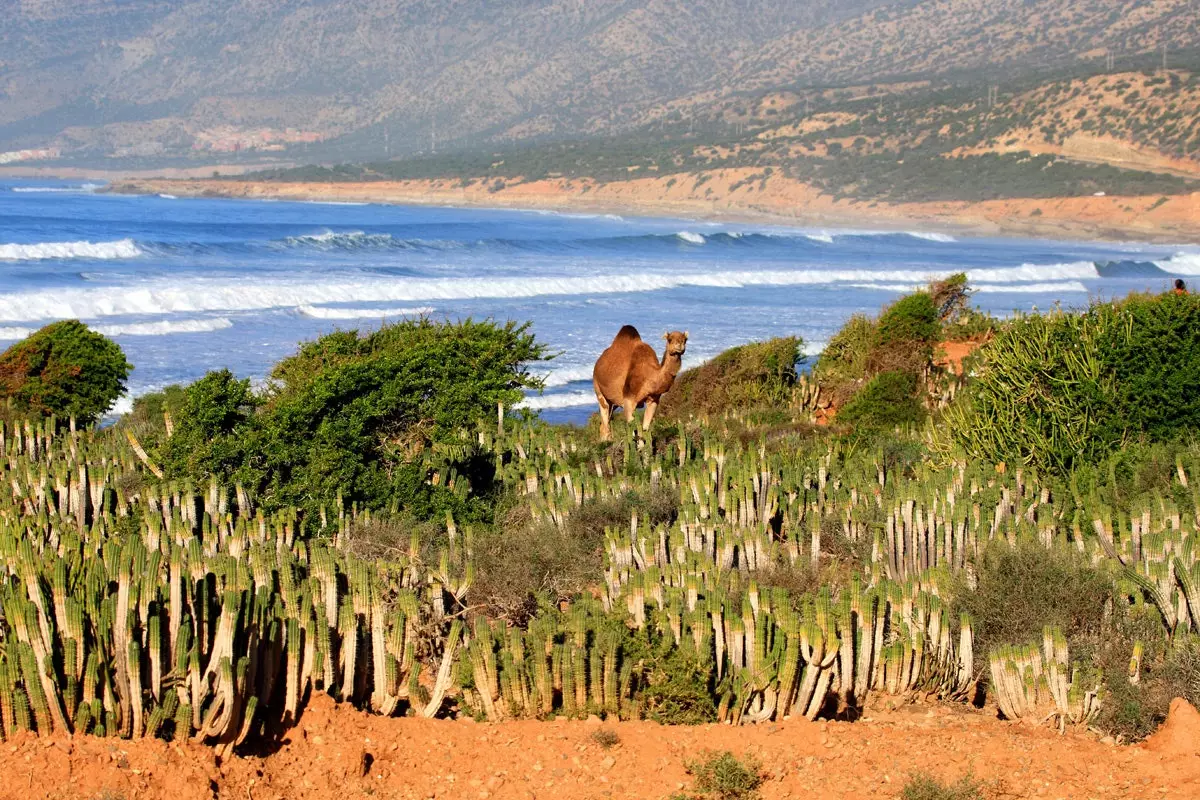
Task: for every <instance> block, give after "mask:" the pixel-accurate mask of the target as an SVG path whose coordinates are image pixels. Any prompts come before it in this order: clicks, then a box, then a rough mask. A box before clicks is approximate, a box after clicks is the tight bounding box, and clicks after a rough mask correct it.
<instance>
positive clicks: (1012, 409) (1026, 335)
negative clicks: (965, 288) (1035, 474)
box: [945, 312, 1121, 471]
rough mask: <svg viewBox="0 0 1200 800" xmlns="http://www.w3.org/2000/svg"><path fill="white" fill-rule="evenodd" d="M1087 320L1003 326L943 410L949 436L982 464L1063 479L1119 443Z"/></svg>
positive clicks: (1028, 320) (1062, 317)
mask: <svg viewBox="0 0 1200 800" xmlns="http://www.w3.org/2000/svg"><path fill="white" fill-rule="evenodd" d="M1098 334H1099V331H1098V330H1097V326H1096V324H1095V320H1094V319H1093V318H1091V317H1089V316H1087V315H1081V314H1067V313H1062V312H1056V313H1052V314H1047V315H1044V316H1042V315H1037V316H1028V317H1021V318H1019V319H1015V320H1012V321H1010V322H1009V323H1008V324H1007V325H1005V326H1004V328H1002V329H1001V331H1000V333H999V334H998V335H997V336H996V337H995V339H993V340H992V341H991V342H989V343H988V344H986V345H984V346H983V347H981V348H980V349H979V359H980V360H979V365H978V367H977V373H978V377H977V378H976V379H975V380H974V381H972V382H971V383H969V384H968V388H967V391H966V392H964V393H962V394H961V395H960V396H959V399H958V401H957V402H956V403H954V404H953V405H952V406H951V407H950V408H948V409H947V411H946V414H945V418H946V421H947V430H948V432H949V434H950V436H951V437H952V438H953V439H954V441H955V442H957V443H958V444H959V445H960V446H962V447H963V449H964V450H966V451H967V453H968V454H970V455H971V456H973V457H975V458H979V459H983V460H988V461H1007V462H1010V463H1013V464H1028V465H1032V466H1036V467H1039V468H1044V469H1050V470H1054V471H1066V470H1068V469H1069V468H1070V467H1071V466H1072V465H1073V464H1075V463H1077V462H1080V461H1083V462H1087V461H1095V460H1098V459H1100V458H1103V456H1104V455H1106V454H1107V453H1108V452H1110V451H1111V450H1112V449H1113V448H1114V447H1115V446H1116V445H1117V444H1118V443H1119V442H1120V441H1121V432H1120V431H1119V430H1115V429H1114V428H1113V426H1112V420H1113V400H1112V397H1113V388H1112V386H1111V384H1112V377H1111V374H1109V373H1108V371H1106V369H1105V366H1104V362H1103V359H1102V358H1101V355H1100V353H1099V348H1098V343H1097V338H1098Z"/></svg>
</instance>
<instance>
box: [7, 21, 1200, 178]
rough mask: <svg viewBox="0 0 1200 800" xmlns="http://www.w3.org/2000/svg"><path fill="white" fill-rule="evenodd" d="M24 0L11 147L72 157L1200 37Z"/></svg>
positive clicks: (1171, 54)
mask: <svg viewBox="0 0 1200 800" xmlns="http://www.w3.org/2000/svg"><path fill="white" fill-rule="evenodd" d="M9 3H10V4H12V5H13V8H11V9H9V10H7V11H6V17H5V22H4V24H3V25H0V155H2V154H3V151H24V152H26V153H36V154H37V155H35V156H33V157H34V158H43V159H50V160H57V161H60V162H61V161H68V162H69V161H76V162H87V161H92V162H96V161H116V162H120V163H126V164H130V163H141V162H145V163H151V162H154V163H179V162H205V161H208V162H214V163H215V162H217V161H221V160H223V159H224V160H228V159H229V157H230V154H234V155H236V156H239V157H247V156H246V154H251V156H252V157H259V158H274V159H277V160H279V161H281V162H291V163H299V162H307V161H321V160H324V161H331V160H350V159H360V160H361V159H367V158H381V157H388V156H403V155H410V154H415V153H418V152H428V151H430V150H434V149H436V148H441V149H442V150H446V149H453V148H472V147H473V148H481V147H493V146H509V145H512V144H513V143H519V142H525V141H535V142H536V141H546V140H555V139H559V140H561V139H566V138H571V137H596V136H609V137H611V136H615V135H620V134H626V133H631V132H642V133H643V134H644V133H645V132H647V131H649V130H652V129H653V125H654V124H655V122H656V121H657V122H658V123H659V124H660V125H661V124H664V121H665V120H668V119H675V120H679V119H701V120H707V121H708V122H709V123H711V122H712V121H713V120H715V119H725V117H724V116H722V115H721V114H718V113H717V110H719V109H728V108H730V107H731V106H732V105H736V103H737V102H738V98H742V97H745V96H748V95H754V94H756V93H757V94H760V95H761V94H763V93H772V92H780V91H788V92H792V93H796V92H805V91H809V92H811V91H815V90H821V91H827V90H830V89H836V88H837V87H848V86H857V85H865V84H870V83H872V82H880V83H887V84H888V85H891V86H897V85H901V84H903V83H904V82H906V81H907V82H922V81H925V82H928V81H934V82H945V81H954V80H959V81H961V80H970V81H976V82H980V81H982V82H990V81H996V82H1001V81H1008V82H1011V81H1014V80H1019V79H1021V78H1022V76H1027V75H1030V74H1033V73H1036V72H1038V71H1039V70H1040V71H1054V70H1063V69H1072V68H1075V67H1077V66H1079V65H1104V66H1107V67H1111V68H1112V69H1121V68H1122V67H1129V66H1130V65H1133V64H1143V63H1157V61H1158V60H1159V59H1161V58H1165V59H1167V61H1168V62H1171V61H1172V60H1178V59H1192V60H1195V59H1196V54H1197V51H1198V49H1200V9H1198V8H1197V4H1196V2H1195V0H1131V1H1129V2H1121V1H1119V0H894V1H892V2H888V0H811V2H799V1H798V0H487V2H481V1H480V0H175V1H172V0H9ZM796 96H799V95H796ZM726 121H727V122H728V121H729V120H728V119H726ZM693 124H694V123H693ZM731 124H736V120H734V121H733V123H731ZM17 158H18V160H19V157H17ZM8 160H10V161H12V160H13V157H10V158H9V159H8Z"/></svg>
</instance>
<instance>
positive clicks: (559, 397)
mask: <svg viewBox="0 0 1200 800" xmlns="http://www.w3.org/2000/svg"><path fill="white" fill-rule="evenodd" d="M96 188H98V187H95V186H93V185H89V184H82V183H80V182H54V181H37V182H13V181H7V182H0V346H4V345H6V344H7V343H8V342H11V341H13V340H16V339H19V338H21V337H23V336H26V335H28V334H29V333H30V332H31V331H32V330H35V329H37V328H38V327H40V326H41V325H44V324H46V323H48V322H50V321H52V320H55V319H63V318H71V317H75V318H79V319H82V320H84V321H85V322H87V323H88V324H89V325H92V326H93V327H96V328H97V329H99V330H100V331H102V332H103V333H105V334H106V335H109V336H111V337H113V338H114V339H116V340H117V341H118V342H119V343H120V344H121V346H122V347H123V348H124V349H125V352H126V354H127V355H128V357H129V360H130V361H131V362H132V363H133V364H134V365H135V370H134V373H133V375H132V377H131V380H130V393H131V396H136V395H138V394H142V393H144V392H147V391H152V390H155V389H158V388H161V387H163V386H166V385H168V384H171V383H176V382H181V381H190V380H192V379H195V378H197V377H199V376H200V375H202V374H203V373H204V372H205V371H207V370H210V369H214V368H219V367H228V368H230V369H231V370H233V371H234V372H235V373H237V374H239V375H242V376H246V377H251V378H255V379H262V378H263V377H264V376H265V375H266V374H267V372H268V371H269V369H270V367H271V365H272V364H274V363H275V362H276V361H278V360H279V359H281V358H283V357H285V356H287V355H288V354H290V353H292V352H294V350H295V348H296V344H297V343H298V342H299V341H301V340H304V339H310V338H313V337H315V336H318V335H320V334H322V333H326V332H328V331H331V330H334V329H337V328H360V329H366V328H372V327H375V326H377V325H379V324H380V323H381V321H382V320H384V319H400V318H403V317H405V316H412V315H416V314H422V313H427V314H430V315H432V316H433V317H435V318H446V317H448V318H459V317H466V316H472V317H475V318H483V317H491V318H494V319H497V320H508V319H514V320H520V321H525V320H530V321H532V323H533V330H534V332H535V333H536V334H537V336H538V338H539V339H541V340H542V341H545V342H546V343H547V344H549V345H550V347H551V348H552V349H553V350H555V351H559V352H561V353H562V355H561V356H560V357H558V358H557V359H555V360H554V361H553V362H551V363H547V364H539V365H535V370H536V371H538V372H540V373H542V374H545V375H546V376H547V384H548V387H547V390H546V392H545V394H544V395H543V396H541V397H534V398H530V399H529V400H528V403H529V405H530V406H532V407H534V408H538V409H541V410H542V411H543V413H544V414H545V415H547V416H548V417H552V418H556V419H574V420H579V419H582V418H585V417H586V415H587V414H588V413H589V412H590V408H589V407H590V406H591V405H592V403H593V402H594V400H593V397H592V394H591V390H590V374H591V364H592V363H593V361H594V360H595V358H596V356H597V355H598V354H599V353H600V352H601V351H602V350H603V349H604V347H606V346H607V344H608V343H609V341H611V339H612V336H613V334H614V333H615V332H616V331H617V329H618V328H619V327H620V326H621V325H624V324H626V323H629V324H633V325H635V326H637V328H638V329H639V330H640V331H641V332H642V335H643V337H644V338H646V339H647V340H653V341H658V337H659V336H660V335H661V334H662V332H663V331H665V330H667V329H681V330H687V331H689V333H690V341H689V347H688V353H687V356H686V358H685V366H687V365H690V364H691V365H694V364H697V363H700V362H701V361H703V360H704V359H706V358H710V357H712V356H713V355H715V354H716V353H718V352H720V351H721V350H724V349H726V348H728V347H730V346H733V345H735V344H740V343H743V342H747V341H752V340H755V339H762V338H765V337H770V336H777V335H781V334H798V335H800V336H802V337H803V338H804V341H805V343H806V349H807V351H808V352H809V353H810V354H816V353H817V352H819V350H820V348H821V346H822V345H823V344H824V342H826V341H827V340H828V339H829V337H830V336H831V335H832V334H833V333H834V332H835V331H836V330H837V329H838V328H839V327H840V326H841V324H842V323H843V322H844V321H845V320H846V318H847V317H849V316H850V315H851V314H853V313H855V312H866V313H872V314H873V313H875V312H877V311H878V309H879V308H880V307H881V306H883V305H885V304H886V303H888V302H890V301H891V300H893V299H895V298H896V297H897V296H898V294H899V293H900V292H904V291H909V290H911V289H912V288H913V287H915V286H917V285H920V284H922V283H924V282H926V281H927V280H928V279H930V278H931V277H936V276H941V275H946V274H950V273H953V272H957V271H961V270H966V271H967V272H968V275H969V277H970V278H971V283H972V284H973V285H974V286H975V287H976V288H977V289H978V290H979V292H978V294H976V295H975V297H974V303H975V304H976V305H978V306H980V307H982V308H985V309H988V310H990V311H993V312H996V313H1001V314H1004V313H1010V312H1012V311H1013V310H1018V309H1020V310H1029V309H1031V308H1034V307H1036V308H1048V307H1050V306H1051V305H1052V304H1053V303H1055V302H1061V303H1063V304H1064V305H1067V306H1082V305H1085V304H1087V302H1088V301H1089V299H1090V298H1094V297H1097V296H1099V297H1112V296H1116V295H1123V294H1125V293H1127V292H1129V291H1132V290H1152V291H1161V290H1164V289H1165V288H1167V286H1168V285H1169V284H1170V282H1171V280H1172V279H1173V278H1174V277H1175V276H1176V275H1179V276H1185V277H1187V276H1193V275H1198V276H1200V248H1197V247H1195V246H1186V245H1180V246H1177V247H1170V246H1158V245H1154V246H1152V245H1136V244H1109V243H1088V242H1047V241H1035V240H1026V239H974V238H964V237H957V238H956V237H950V236H944V235H939V234H934V233H929V232H922V231H913V232H912V233H894V232H893V233H880V232H874V231H842V230H816V229H799V228H779V227H770V226H763V225H752V224H733V223H724V222H722V223H713V222H697V221H694V220H677V219H649V218H636V217H618V216H610V215H578V214H553V213H545V212H521V211H507V210H504V211H501V210H479V209H457V208H421V207H409V206H391V205H379V204H357V205H352V204H331V203H285V202H270V201H244V200H217V199H174V198H170V197H159V196H139V197H134V196H118V195H107V194H102V193H97V192H96V191H95V189H96ZM1097 264H1099V265H1100V266H1099V267H1098V266H1097ZM127 407H128V401H125V402H123V403H121V404H120V405H119V406H118V409H121V408H127Z"/></svg>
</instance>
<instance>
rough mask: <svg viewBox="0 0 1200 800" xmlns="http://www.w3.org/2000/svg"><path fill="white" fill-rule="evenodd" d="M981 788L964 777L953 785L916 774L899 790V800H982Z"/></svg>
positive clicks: (974, 781) (975, 782) (967, 777)
mask: <svg viewBox="0 0 1200 800" xmlns="http://www.w3.org/2000/svg"><path fill="white" fill-rule="evenodd" d="M983 798H984V793H983V786H982V785H981V784H980V783H979V782H977V781H976V780H974V779H973V778H971V777H970V776H964V777H962V778H959V779H958V780H957V781H955V782H954V783H943V782H942V781H939V780H938V779H937V778H934V777H931V776H929V775H925V774H923V773H918V774H916V775H913V776H912V777H911V778H909V780H908V783H906V784H904V788H903V789H901V790H900V800H983Z"/></svg>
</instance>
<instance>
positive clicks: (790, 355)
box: [660, 336, 804, 419]
mask: <svg viewBox="0 0 1200 800" xmlns="http://www.w3.org/2000/svg"><path fill="white" fill-rule="evenodd" d="M803 344H804V343H803V340H801V339H800V337H798V336H788V337H784V338H778V339H769V340H767V341H765V342H753V343H751V344H745V345H742V346H740V347H733V348H730V349H729V350H726V351H725V352H723V353H721V354H720V355H719V356H717V357H716V358H714V359H713V360H712V361H709V362H708V363H707V364H702V365H700V366H699V367H693V368H692V369H689V370H686V371H685V372H683V373H681V374H680V375H679V376H678V377H677V378H676V379H675V384H674V385H673V386H672V387H671V390H670V391H669V392H667V393H666V394H665V395H663V398H662V405H661V408H660V413H661V415H662V416H663V418H667V419H680V418H684V417H687V416H689V415H696V416H700V415H703V414H713V413H718V412H721V411H726V410H729V409H733V408H737V409H746V408H751V407H754V406H759V405H779V404H784V403H786V402H787V400H788V397H789V396H790V393H791V391H792V387H794V386H795V385H796V379H797V370H798V369H799V367H800V365H801V364H803V363H804V355H803V354H802V351H801V348H802V347H803Z"/></svg>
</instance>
